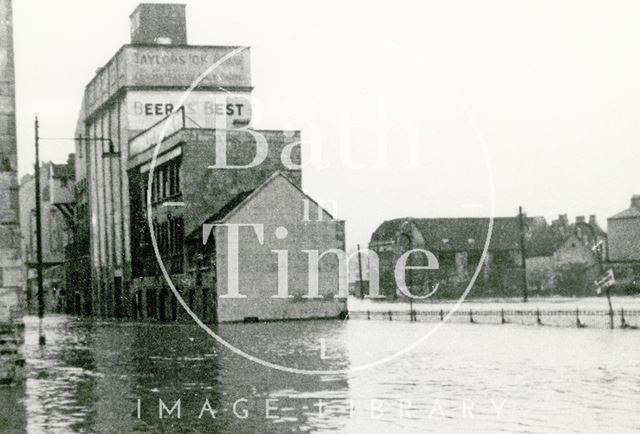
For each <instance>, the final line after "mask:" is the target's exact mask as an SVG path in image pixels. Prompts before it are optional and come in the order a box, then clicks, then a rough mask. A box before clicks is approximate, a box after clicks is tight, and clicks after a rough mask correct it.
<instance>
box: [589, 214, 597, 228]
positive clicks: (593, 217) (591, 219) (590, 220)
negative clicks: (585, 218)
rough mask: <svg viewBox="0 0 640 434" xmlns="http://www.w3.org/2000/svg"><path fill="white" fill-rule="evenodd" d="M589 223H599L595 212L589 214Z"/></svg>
mask: <svg viewBox="0 0 640 434" xmlns="http://www.w3.org/2000/svg"><path fill="white" fill-rule="evenodd" d="M589 224H590V225H596V226H597V225H598V223H597V222H596V215H595V214H589Z"/></svg>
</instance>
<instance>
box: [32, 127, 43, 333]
mask: <svg viewBox="0 0 640 434" xmlns="http://www.w3.org/2000/svg"><path fill="white" fill-rule="evenodd" d="M38 128H39V125H38V117H37V116H36V120H35V145H36V162H35V167H34V176H35V178H36V179H35V201H36V250H37V251H36V256H37V262H38V263H37V266H36V270H37V273H38V320H39V322H40V325H39V338H38V342H39V344H40V345H44V344H45V343H46V338H45V335H44V332H43V330H42V319H43V317H44V288H43V284H42V209H41V206H40V205H41V204H40V136H39V132H38Z"/></svg>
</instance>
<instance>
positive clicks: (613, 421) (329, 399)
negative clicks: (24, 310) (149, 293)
mask: <svg viewBox="0 0 640 434" xmlns="http://www.w3.org/2000/svg"><path fill="white" fill-rule="evenodd" d="M435 326H436V325H434V324H426V323H409V322H395V321H394V322H390V321H366V320H364V321H360V320H354V321H346V322H341V321H308V322H279V323H278V322H276V323H264V324H234V325H225V326H221V327H219V328H218V332H219V333H220V334H221V335H222V336H223V337H225V339H227V340H229V341H230V342H231V343H233V344H234V345H236V346H238V347H239V348H241V349H242V350H244V351H246V352H248V353H250V354H252V355H255V356H257V357H260V358H262V359H266V360H268V361H270V362H273V363H279V364H284V365H286V366H289V367H296V368H301V369H316V370H331V369H342V370H345V369H347V370H348V369H353V368H357V367H358V366H361V365H363V364H365V363H369V362H373V361H375V360H378V359H379V358H381V357H384V356H387V355H389V354H391V353H393V352H394V351H396V350H399V349H402V348H403V347H405V346H406V345H407V344H409V343H411V342H414V341H415V340H416V339H419V338H420V337H421V336H424V334H425V333H427V332H429V331H430V330H432V329H433V327H435ZM45 328H46V335H47V345H46V346H45V347H39V346H38V345H37V321H36V320H35V319H34V318H27V321H26V339H25V346H24V353H25V356H26V358H27V367H28V380H27V381H26V384H25V385H24V387H22V388H14V389H0V403H1V406H2V410H0V423H2V424H3V425H4V426H3V427H2V429H0V431H2V432H24V431H27V432H33V433H39V432H86V433H112V432H123V433H124V432H167V433H179V432H234V433H235V432H242V433H251V432H260V433H264V432H297V431H309V432H325V431H334V432H368V433H372V432H399V431H402V432H424V431H434V432H443V431H474V432H487V431H489V432H496V431H502V432H549V431H563V432H630V431H634V430H636V431H637V430H639V429H640V332H639V331H637V330H636V331H632V330H626V331H625V330H614V331H610V330H593V329H591V330H590V329H582V330H579V329H563V328H545V327H522V326H517V325H509V326H490V325H467V324H447V325H444V326H443V327H442V328H440V329H439V330H437V331H436V332H435V333H433V335H432V336H431V337H430V338H429V339H428V340H427V341H426V342H424V343H423V344H421V345H420V346H418V347H417V348H416V349H414V350H413V351H411V352H410V353H408V354H405V355H403V356H402V357H399V358H397V359H395V360H393V361H391V362H389V363H386V364H384V365H381V366H377V367H375V368H373V369H369V370H365V371H359V372H350V373H336V374H325V375H321V376H308V375H300V374H289V373H284V372H280V371H277V370H274V369H269V368H266V367H263V366H261V365H258V364H256V363H253V362H250V361H248V360H246V359H244V358H242V357H240V356H238V355H235V354H233V353H232V352H230V351H229V350H228V349H226V348H224V347H221V346H220V345H219V344H217V343H215V342H214V341H213V340H212V338H210V337H209V336H207V335H206V334H205V333H204V332H202V331H201V330H200V329H198V328H197V326H192V325H185V324H183V325H176V324H170V325H159V324H131V323H127V324H114V323H97V322H94V323H89V322H83V321H77V320H75V319H72V318H67V317H50V318H48V319H47V320H46V323H45ZM178 400H180V405H179V408H180V419H178V418H177V417H176V416H177V410H178V408H177V407H175V408H173V406H174V404H175V403H176V402H177V401H178ZM162 404H164V405H166V407H167V409H168V410H164V411H163V418H160V417H159V407H160V408H162ZM172 408H173V412H172V416H173V417H170V416H167V413H168V411H169V410H171V409H172ZM214 416H215V418H214Z"/></svg>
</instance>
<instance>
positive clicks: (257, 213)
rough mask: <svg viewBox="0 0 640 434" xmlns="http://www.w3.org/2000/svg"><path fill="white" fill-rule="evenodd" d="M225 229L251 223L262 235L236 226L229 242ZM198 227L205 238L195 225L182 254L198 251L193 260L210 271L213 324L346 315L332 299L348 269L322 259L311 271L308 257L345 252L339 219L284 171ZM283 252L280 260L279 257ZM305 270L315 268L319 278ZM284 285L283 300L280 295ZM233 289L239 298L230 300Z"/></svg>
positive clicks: (330, 257)
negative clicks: (311, 290) (311, 293)
mask: <svg viewBox="0 0 640 434" xmlns="http://www.w3.org/2000/svg"><path fill="white" fill-rule="evenodd" d="M310 216H313V217H312V218H310ZM318 216H320V217H321V218H317V217H318ZM230 224H245V225H248V224H254V225H255V224H257V225H260V229H259V231H260V232H259V233H257V232H256V231H255V230H254V229H253V228H251V227H243V228H240V229H239V230H238V239H237V241H236V242H234V241H233V239H231V238H229V236H230V235H229V234H230V232H229V228H228V226H225V225H230ZM213 225H215V226H213ZM203 227H204V228H205V229H204V230H205V232H204V233H203V229H201V228H199V229H198V230H197V231H194V233H192V234H190V236H189V237H188V240H187V242H188V243H189V244H190V247H189V248H188V251H189V253H188V255H189V256H191V257H194V256H193V255H194V253H195V255H196V256H197V253H196V252H197V251H200V252H201V255H202V256H201V257H200V258H199V260H201V261H202V262H204V263H207V264H210V265H211V267H212V270H211V271H210V273H211V274H210V275H211V276H212V277H213V288H212V292H213V299H214V301H213V305H212V308H213V309H214V311H213V316H214V317H215V320H216V321H217V322H229V321H243V320H247V319H252V320H255V319H257V320H277V319H301V318H337V317H338V316H339V315H340V314H341V313H343V312H346V298H338V295H339V294H338V289H339V287H340V279H341V278H344V277H345V276H344V275H343V274H342V273H344V272H346V270H345V269H342V265H341V264H340V262H339V260H338V256H337V255H334V254H327V255H325V256H324V257H322V258H320V260H319V262H318V263H319V266H318V267H315V268H314V267H312V266H311V262H310V260H309V256H310V255H309V254H308V253H307V252H306V251H308V250H312V251H318V253H319V255H322V253H323V252H325V251H328V250H331V249H341V250H343V251H344V247H345V245H344V244H345V239H344V222H343V221H341V220H336V219H334V218H333V217H332V216H331V215H330V214H329V213H328V212H326V211H325V210H323V209H322V208H320V207H319V205H318V204H317V203H316V202H315V201H313V200H312V199H311V198H310V197H308V196H307V195H306V194H305V193H304V192H303V191H302V190H301V189H300V188H299V187H298V186H297V185H296V184H295V183H294V182H292V181H291V180H289V178H287V177H286V176H285V175H283V174H282V173H280V172H276V173H274V174H273V175H272V176H271V177H270V178H269V179H267V180H266V181H265V182H264V183H263V184H262V185H260V186H259V187H258V188H256V189H255V190H253V191H246V192H243V193H240V194H239V195H237V196H236V197H235V198H234V199H232V200H231V201H230V202H229V203H228V204H227V206H225V207H223V208H222V209H221V210H220V211H218V212H217V213H216V214H214V215H212V216H211V217H209V218H208V219H207V220H206V221H205V222H204V223H203ZM209 229H210V230H211V231H212V232H211V234H210V235H209V234H208V230H209ZM203 234H204V238H203ZM203 242H204V243H203ZM285 251H286V252H287V253H286V254H282V255H283V256H279V255H278V254H277V252H285ZM284 255H286V259H282V258H285V256H284ZM236 257H237V258H238V259H237V263H236V262H235V259H234V258H236ZM285 263H286V264H285ZM310 270H311V271H314V270H315V271H317V273H316V274H317V280H316V278H315V277H314V274H313V273H310ZM279 274H280V275H279ZM310 274H311V275H310ZM234 276H237V287H234V285H236V283H234V280H235V278H234ZM283 276H284V278H283ZM283 285H284V286H283ZM316 285H317V292H318V294H317V297H314V298H311V297H309V288H310V287H314V286H316ZM283 288H284V290H286V293H287V296H286V298H285V297H280V296H278V294H279V291H280V290H283ZM234 291H237V294H239V296H240V297H229V294H232V293H233V292H234Z"/></svg>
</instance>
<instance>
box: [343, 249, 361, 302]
mask: <svg viewBox="0 0 640 434" xmlns="http://www.w3.org/2000/svg"><path fill="white" fill-rule="evenodd" d="M347 262H349V261H347ZM358 273H359V275H360V300H362V299H364V282H363V281H362V260H361V259H360V244H358Z"/></svg>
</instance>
